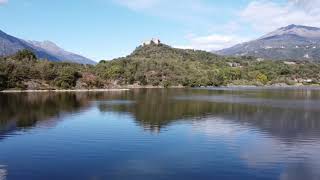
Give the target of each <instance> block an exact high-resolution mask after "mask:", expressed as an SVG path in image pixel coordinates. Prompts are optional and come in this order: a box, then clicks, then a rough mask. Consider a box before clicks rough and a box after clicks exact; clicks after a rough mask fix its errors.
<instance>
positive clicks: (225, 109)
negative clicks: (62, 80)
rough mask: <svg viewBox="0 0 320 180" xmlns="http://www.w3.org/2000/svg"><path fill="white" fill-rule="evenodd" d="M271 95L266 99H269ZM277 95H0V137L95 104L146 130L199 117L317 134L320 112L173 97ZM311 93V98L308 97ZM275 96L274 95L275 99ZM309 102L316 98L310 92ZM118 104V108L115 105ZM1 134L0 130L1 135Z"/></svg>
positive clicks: (289, 133)
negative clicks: (129, 118)
mask: <svg viewBox="0 0 320 180" xmlns="http://www.w3.org/2000/svg"><path fill="white" fill-rule="evenodd" d="M268 93H269V94H268ZM274 93H275V92H271V93H270V92H264V91H263V92H261V93H260V94H259V93H258V92H257V91H209V90H185V89H181V90H179V89H178V90H177V89H169V90H166V89H152V90H149V89H141V90H132V91H127V92H81V93H25V94H1V95H0V110H1V113H0V132H1V131H2V132H4V133H6V132H7V131H8V130H9V129H15V128H17V127H18V128H21V127H22V128H25V127H32V126H34V125H35V124H36V123H37V122H39V121H42V122H45V121H46V120H48V119H52V118H54V117H59V116H64V115H65V114H68V113H74V112H78V111H80V110H81V109H85V108H88V107H90V106H91V105H92V103H91V102H92V101H99V102H98V103H97V106H98V108H99V109H100V111H102V112H108V111H113V112H121V113H122V112H125V113H131V114H132V115H133V116H134V117H135V119H136V122H137V123H138V124H139V125H141V126H142V127H144V128H146V129H150V130H152V131H160V130H161V129H162V128H164V127H166V126H167V125H169V124H170V123H174V122H176V121H182V120H184V121H187V120H190V121H191V120H192V121H195V120H201V119H202V117H220V118H223V119H224V120H228V121H232V122H234V123H236V124H239V123H241V124H245V125H246V126H253V127H257V128H259V129H262V130H263V131H266V132H269V133H270V134H272V135H274V136H279V137H281V138H293V137H302V138H303V137H305V136H311V135H314V133H319V131H320V121H319V120H318V117H320V110H314V109H313V110H307V109H303V108H302V109H292V108H276V107H270V106H254V105H248V104H237V103H230V102H228V103H226V102H219V103H217V102H209V101H204V100H196V99H192V98H191V99H188V100H176V99H174V97H176V96H190V97H192V96H195V95H196V96H201V95H205V96H210V95H215V96H217V95H236V96H246V95H250V96H251V97H259V98H264V97H266V98H267V97H271V96H270V94H274ZM303 93H305V92H300V91H297V92H295V91H292V92H289V93H288V94H285V93H284V92H282V93H279V94H280V95H278V97H279V98H290V97H292V98H293V99H294V98H301V97H302V95H301V94H303ZM309 94H310V93H309ZM275 96H276V95H275ZM310 97H317V98H319V97H318V94H317V93H315V92H311V95H310ZM115 102H116V103H115ZM1 129H2V130H1Z"/></svg>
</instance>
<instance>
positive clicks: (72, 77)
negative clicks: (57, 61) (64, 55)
mask: <svg viewBox="0 0 320 180" xmlns="http://www.w3.org/2000/svg"><path fill="white" fill-rule="evenodd" d="M79 77H80V75H79V73H78V72H77V71H75V70H74V69H73V68H72V67H64V68H63V69H62V70H61V72H60V73H59V75H58V77H57V78H56V79H55V85H56V86H58V87H60V88H63V89H71V88H73V87H75V85H76V82H77V79H78V78H79Z"/></svg>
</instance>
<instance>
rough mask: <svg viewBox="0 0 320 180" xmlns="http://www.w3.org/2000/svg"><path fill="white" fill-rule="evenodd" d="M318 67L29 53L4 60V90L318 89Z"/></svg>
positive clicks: (155, 48)
mask: <svg viewBox="0 0 320 180" xmlns="http://www.w3.org/2000/svg"><path fill="white" fill-rule="evenodd" d="M319 72H320V65H319V64H318V63H313V62H306V61H298V62H290V63H286V62H284V61H275V60H261V59H260V60H259V59H258V60H257V58H254V57H224V56H218V55H215V54H212V53H209V52H205V51H198V50H182V49H176V48H172V47H169V46H167V45H164V44H160V45H155V44H151V45H148V46H140V47H137V48H136V50H135V51H134V52H133V53H132V54H130V55H129V56H127V57H122V58H118V59H114V60H110V61H106V60H102V61H100V62H99V63H98V64H97V65H82V64H74V63H66V62H51V61H48V60H39V59H37V57H36V56H35V55H34V53H32V52H31V51H29V50H22V51H19V52H17V53H16V54H15V55H12V56H8V57H2V58H0V89H1V90H3V89H91V88H113V87H121V86H127V85H136V86H146V85H150V86H159V87H160V86H161V87H170V86H186V87H199V86H226V85H255V86H264V85H274V84H283V85H295V84H298V83H300V84H304V85H311V84H315V85H317V84H319V83H320V79H319V76H320V74H319Z"/></svg>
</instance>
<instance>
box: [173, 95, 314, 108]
mask: <svg viewBox="0 0 320 180" xmlns="http://www.w3.org/2000/svg"><path fill="white" fill-rule="evenodd" d="M175 99H177V100H190V101H208V102H222V103H235V104H246V105H253V106H270V107H277V108H300V109H301V108H302V109H305V110H320V101H319V100H310V99H308V100H292V99H291V100H279V99H264V98H251V97H245V96H239V95H220V96H214V95H212V96H179V97H176V98H175Z"/></svg>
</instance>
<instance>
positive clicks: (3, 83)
mask: <svg viewBox="0 0 320 180" xmlns="http://www.w3.org/2000/svg"><path fill="white" fill-rule="evenodd" d="M7 81H8V77H7V75H5V74H0V91H1V90H4V89H6V88H7V83H8V82H7Z"/></svg>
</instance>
